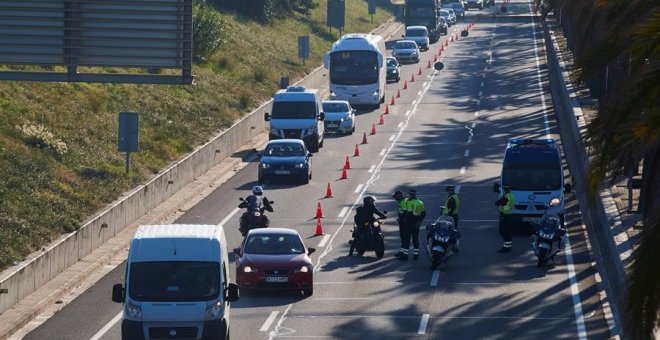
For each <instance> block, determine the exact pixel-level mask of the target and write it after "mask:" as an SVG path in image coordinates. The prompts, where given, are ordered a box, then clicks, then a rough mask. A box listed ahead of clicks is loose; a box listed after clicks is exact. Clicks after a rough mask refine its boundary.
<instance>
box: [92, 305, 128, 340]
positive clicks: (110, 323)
mask: <svg viewBox="0 0 660 340" xmlns="http://www.w3.org/2000/svg"><path fill="white" fill-rule="evenodd" d="M123 315H124V311H123V310H122V311H121V312H119V314H117V315H115V317H114V318H112V320H110V321H108V323H106V324H105V326H103V328H101V329H99V331H98V332H96V334H94V336H92V337H91V338H89V340H99V339H100V338H101V337H102V336H104V335H105V333H107V332H108V331H109V330H110V328H112V326H114V325H115V324H116V323H117V322H119V320H121V317H122V316H123Z"/></svg>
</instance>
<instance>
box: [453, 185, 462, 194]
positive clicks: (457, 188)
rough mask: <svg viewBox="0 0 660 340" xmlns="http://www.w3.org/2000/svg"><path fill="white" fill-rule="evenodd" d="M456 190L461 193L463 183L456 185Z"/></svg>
mask: <svg viewBox="0 0 660 340" xmlns="http://www.w3.org/2000/svg"><path fill="white" fill-rule="evenodd" d="M454 191H456V193H457V194H458V193H460V192H461V185H460V184H458V185H457V186H455V187H454Z"/></svg>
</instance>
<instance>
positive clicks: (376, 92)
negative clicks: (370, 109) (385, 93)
mask: <svg viewBox="0 0 660 340" xmlns="http://www.w3.org/2000/svg"><path fill="white" fill-rule="evenodd" d="M371 95H372V96H378V95H380V90H376V91H374V93H372V94H371Z"/></svg>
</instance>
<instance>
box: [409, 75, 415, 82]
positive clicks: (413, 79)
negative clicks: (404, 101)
mask: <svg viewBox="0 0 660 340" xmlns="http://www.w3.org/2000/svg"><path fill="white" fill-rule="evenodd" d="M410 82H411V83H414V82H415V74H414V73H413V74H412V75H411V76H410Z"/></svg>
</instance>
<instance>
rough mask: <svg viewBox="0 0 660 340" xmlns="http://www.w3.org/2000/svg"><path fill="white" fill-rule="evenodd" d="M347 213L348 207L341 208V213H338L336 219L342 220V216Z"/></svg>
mask: <svg viewBox="0 0 660 340" xmlns="http://www.w3.org/2000/svg"><path fill="white" fill-rule="evenodd" d="M347 212H348V207H343V208H341V211H340V212H339V215H337V217H339V218H342V217H344V215H346V213H347Z"/></svg>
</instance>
